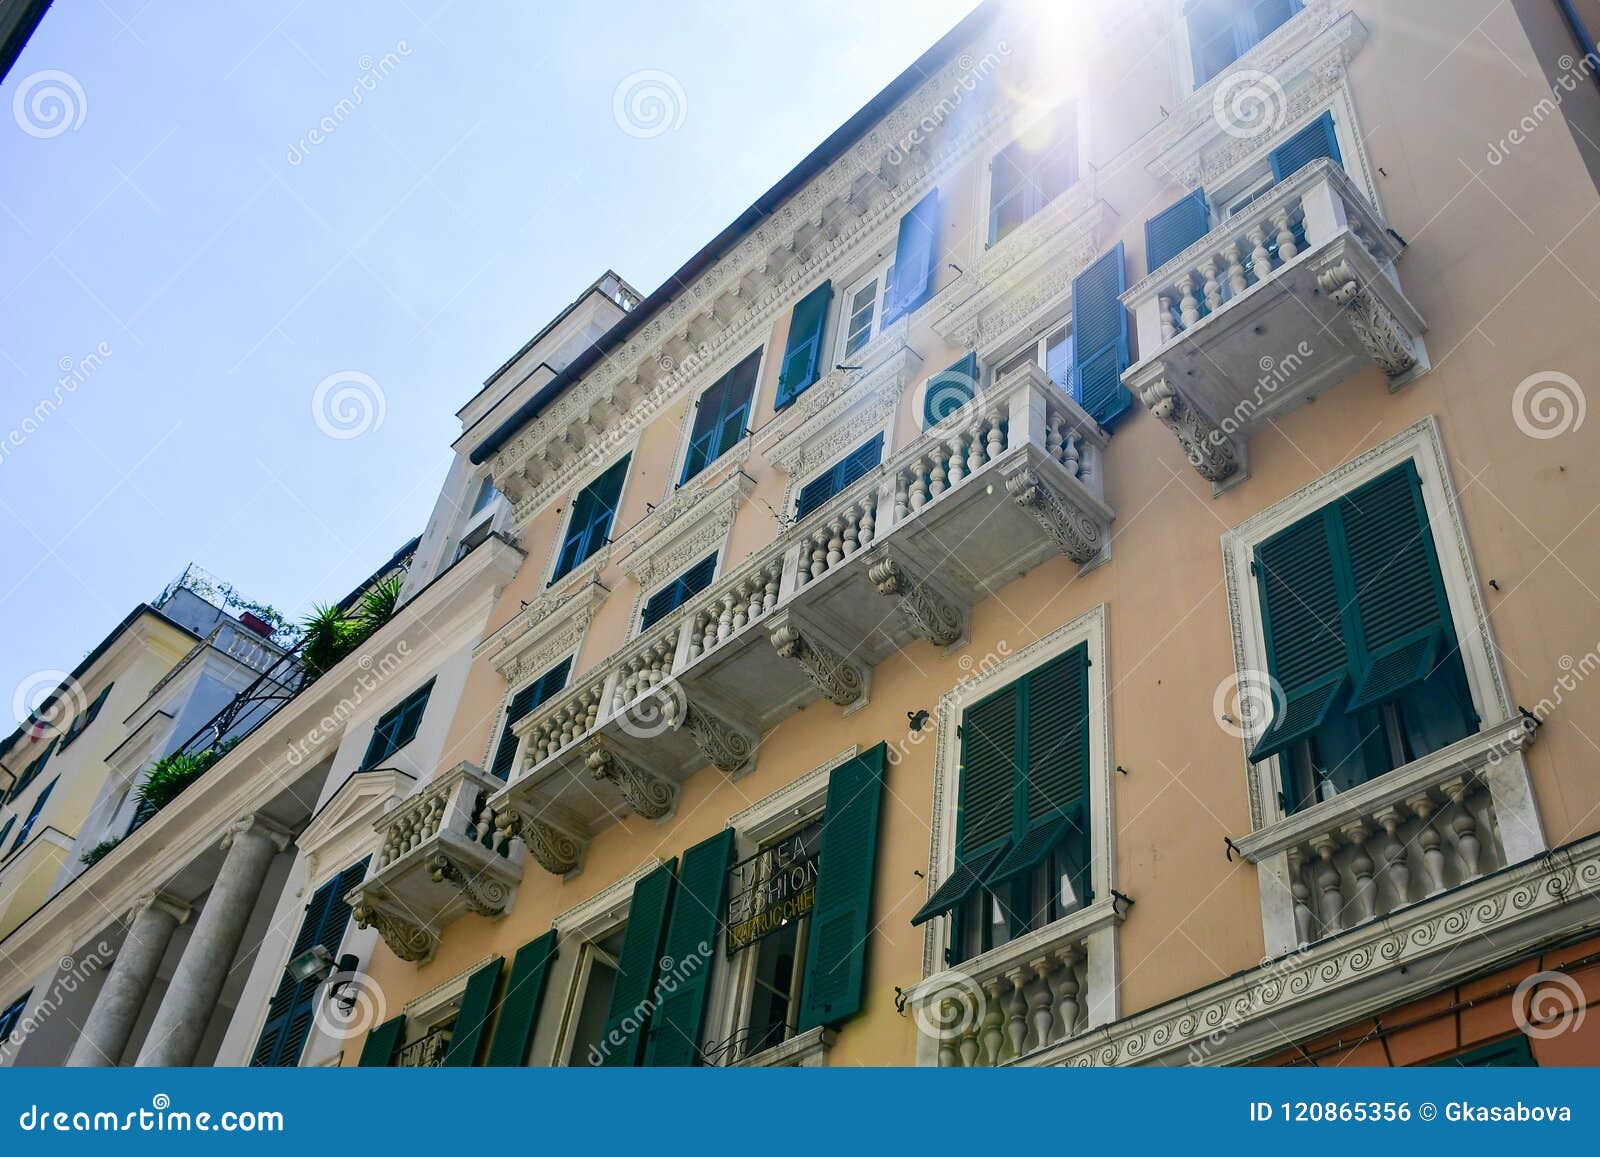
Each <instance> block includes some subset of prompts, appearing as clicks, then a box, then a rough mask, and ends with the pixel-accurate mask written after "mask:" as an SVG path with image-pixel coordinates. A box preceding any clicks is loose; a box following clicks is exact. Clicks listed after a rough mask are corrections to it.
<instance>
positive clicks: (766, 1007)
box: [740, 917, 808, 1056]
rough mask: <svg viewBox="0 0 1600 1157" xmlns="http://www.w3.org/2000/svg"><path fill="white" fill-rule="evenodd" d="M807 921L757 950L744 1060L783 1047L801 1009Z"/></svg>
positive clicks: (790, 926)
mask: <svg viewBox="0 0 1600 1157" xmlns="http://www.w3.org/2000/svg"><path fill="white" fill-rule="evenodd" d="M807 920H808V918H807V917H801V918H800V919H798V920H790V921H788V922H787V923H786V924H784V925H783V926H782V927H781V928H779V929H778V931H776V932H774V933H772V934H770V935H769V936H767V937H766V938H764V939H763V940H762V941H761V942H760V943H759V944H758V945H757V946H756V948H755V952H756V954H757V955H756V962H755V966H754V972H753V975H752V976H751V985H752V991H751V994H750V1023H749V1025H748V1026H747V1028H746V1032H745V1039H744V1047H743V1048H742V1049H741V1050H740V1051H741V1052H742V1054H743V1055H744V1056H753V1055H754V1054H756V1053H758V1052H760V1051H761V1050H762V1049H765V1048H771V1047H772V1046H773V1045H776V1044H782V1043H783V1042H784V1040H786V1039H787V1038H788V1036H789V1026H790V1025H791V1024H792V1023H793V1022H794V1019H795V1013H796V1012H798V1009H799V995H800V994H799V987H798V981H799V951H798V949H799V944H800V932H801V929H802V927H803V926H804V925H805V924H806V923H807Z"/></svg>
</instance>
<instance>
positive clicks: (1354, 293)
mask: <svg viewBox="0 0 1600 1157" xmlns="http://www.w3.org/2000/svg"><path fill="white" fill-rule="evenodd" d="M1317 288H1318V289H1320V290H1321V291H1322V292H1323V294H1325V295H1326V296H1327V298H1328V299H1329V300H1330V301H1332V302H1333V303H1334V304H1336V305H1340V306H1343V307H1344V310H1345V314H1346V316H1347V317H1349V319H1350V328H1351V329H1352V330H1354V331H1355V335H1356V340H1357V341H1359V342H1360V343H1361V348H1362V349H1364V350H1366V351H1367V354H1368V355H1369V356H1370V357H1371V358H1372V360H1373V361H1374V362H1376V363H1377V365H1378V368H1379V369H1381V370H1382V371H1383V372H1384V374H1385V375H1387V376H1388V377H1389V378H1391V379H1393V378H1398V377H1403V376H1405V375H1406V374H1408V373H1410V372H1411V371H1412V370H1414V369H1416V367H1417V355H1416V353H1415V351H1414V350H1413V348H1412V343H1411V338H1410V336H1409V335H1407V333H1406V331H1405V327H1404V326H1402V325H1401V324H1400V319H1399V318H1397V317H1396V316H1395V315H1394V311H1393V310H1391V309H1390V308H1389V307H1388V306H1387V305H1385V304H1384V302H1383V300H1382V299H1381V298H1380V297H1379V296H1378V295H1377V294H1376V293H1374V292H1373V290H1372V287H1371V286H1370V285H1367V286H1363V285H1361V283H1360V279H1359V278H1358V277H1357V276H1356V272H1355V270H1353V269H1351V268H1350V266H1349V264H1348V263H1347V262H1343V261H1341V262H1339V264H1337V265H1335V266H1333V267H1332V268H1330V269H1325V270H1323V271H1322V273H1320V274H1318V275H1317Z"/></svg>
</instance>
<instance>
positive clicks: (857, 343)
mask: <svg viewBox="0 0 1600 1157" xmlns="http://www.w3.org/2000/svg"><path fill="white" fill-rule="evenodd" d="M877 301H878V279H877V278H873V279H872V280H871V281H870V282H868V283H867V284H866V285H863V286H862V287H861V288H860V289H858V290H856V292H855V293H854V294H853V295H852V296H851V298H850V307H849V320H848V322H847V323H846V326H845V339H844V352H845V353H847V354H852V353H855V352H856V350H858V349H860V348H861V347H862V346H864V345H866V344H867V342H868V341H870V340H871V338H872V317H873V312H874V309H875V307H876V305H877Z"/></svg>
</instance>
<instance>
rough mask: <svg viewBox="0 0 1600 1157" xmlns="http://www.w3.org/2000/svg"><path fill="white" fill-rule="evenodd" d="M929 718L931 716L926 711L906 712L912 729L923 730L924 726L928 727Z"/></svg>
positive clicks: (907, 720)
mask: <svg viewBox="0 0 1600 1157" xmlns="http://www.w3.org/2000/svg"><path fill="white" fill-rule="evenodd" d="M928 718H929V716H928V713H927V712H926V711H907V712H906V722H907V723H909V724H910V725H911V730H913V731H921V730H922V729H923V728H924V727H926V726H927V725H928Z"/></svg>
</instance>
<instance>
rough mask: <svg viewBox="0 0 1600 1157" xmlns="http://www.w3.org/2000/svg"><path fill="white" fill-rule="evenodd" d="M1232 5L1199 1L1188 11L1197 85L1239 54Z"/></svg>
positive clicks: (1220, 69) (1211, 0)
mask: <svg viewBox="0 0 1600 1157" xmlns="http://www.w3.org/2000/svg"><path fill="white" fill-rule="evenodd" d="M1231 9H1232V5H1231V4H1229V3H1226V2H1223V0H1209V2H1207V3H1201V4H1196V5H1195V6H1194V7H1193V8H1192V9H1190V11H1189V43H1190V47H1191V48H1192V50H1193V53H1194V65H1195V78H1194V80H1195V84H1196V85H1201V84H1204V83H1205V82H1206V81H1208V80H1210V79H1211V78H1212V77H1213V76H1215V75H1217V73H1219V72H1221V71H1222V70H1223V69H1224V68H1227V67H1228V65H1230V64H1232V63H1233V62H1234V61H1235V60H1237V59H1238V57H1239V44H1238V39H1237V37H1236V36H1235V35H1234V17H1233V12H1232V11H1231Z"/></svg>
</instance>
